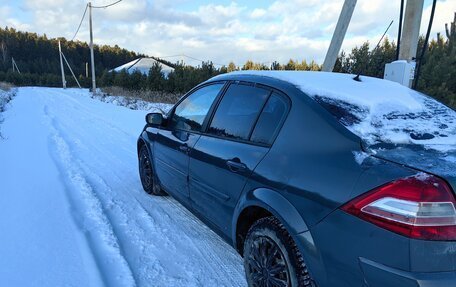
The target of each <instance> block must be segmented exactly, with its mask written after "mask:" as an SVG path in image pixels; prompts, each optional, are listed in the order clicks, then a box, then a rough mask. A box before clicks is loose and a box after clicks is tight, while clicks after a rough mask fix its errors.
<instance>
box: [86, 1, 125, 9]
mask: <svg viewBox="0 0 456 287" xmlns="http://www.w3.org/2000/svg"><path fill="white" fill-rule="evenodd" d="M120 2H122V0H118V1H116V2H113V3H111V4H108V5H105V6H92V8H97V9H102V8H108V7H110V6H113V5H116V4H117V3H120Z"/></svg>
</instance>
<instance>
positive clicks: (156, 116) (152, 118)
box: [146, 113, 163, 126]
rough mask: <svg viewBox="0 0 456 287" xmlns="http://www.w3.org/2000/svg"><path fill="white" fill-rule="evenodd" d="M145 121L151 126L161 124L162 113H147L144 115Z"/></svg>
mask: <svg viewBox="0 0 456 287" xmlns="http://www.w3.org/2000/svg"><path fill="white" fill-rule="evenodd" d="M146 123H147V124H149V125H151V126H161V124H162V123H163V115H162V114H160V113H149V114H147V115H146Z"/></svg>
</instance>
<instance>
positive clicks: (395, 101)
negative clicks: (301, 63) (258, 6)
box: [230, 71, 456, 150]
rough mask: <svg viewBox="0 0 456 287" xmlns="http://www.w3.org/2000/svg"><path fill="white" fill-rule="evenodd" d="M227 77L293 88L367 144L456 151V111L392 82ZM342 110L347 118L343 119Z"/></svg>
mask: <svg viewBox="0 0 456 287" xmlns="http://www.w3.org/2000/svg"><path fill="white" fill-rule="evenodd" d="M230 74H232V75H257V76H266V77H272V78H276V79H279V80H283V81H286V82H289V83H291V84H293V85H295V86H296V87H297V88H299V89H300V90H302V91H303V92H304V93H305V94H307V95H308V96H310V97H312V98H313V99H315V100H316V101H317V102H319V103H320V104H322V105H323V106H324V107H325V108H327V109H328V110H329V111H330V112H333V111H334V109H332V108H331V107H335V106H337V108H338V112H337V115H336V114H334V113H333V115H335V116H336V117H338V120H339V121H340V122H341V123H342V124H344V125H345V126H346V127H347V128H348V129H349V130H350V131H352V132H353V133H355V134H356V135H358V136H359V137H360V138H362V139H364V140H365V141H366V142H367V143H368V144H375V143H381V142H386V143H393V144H422V145H425V146H426V147H430V148H433V149H438V150H448V149H456V112H455V111H454V110H452V109H450V108H448V107H447V106H445V105H443V104H441V103H439V102H437V101H436V100H434V99H432V98H430V97H428V96H425V95H424V94H421V93H419V92H416V91H414V90H412V89H409V88H407V87H405V86H402V85H400V84H398V83H395V82H392V81H387V80H383V79H378V78H372V77H365V76H361V81H355V80H353V78H354V75H351V74H342V73H327V72H308V71H237V72H233V73H230ZM340 110H343V111H344V112H345V113H346V114H348V115H349V116H350V117H348V118H344V114H341V112H340Z"/></svg>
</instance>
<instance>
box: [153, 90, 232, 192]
mask: <svg viewBox="0 0 456 287" xmlns="http://www.w3.org/2000/svg"><path fill="white" fill-rule="evenodd" d="M223 86H224V83H214V84H210V85H207V86H203V87H201V88H199V89H197V90H195V91H194V92H192V93H191V94H189V95H188V96H187V97H186V98H184V99H183V100H181V101H180V102H179V103H178V104H177V105H176V106H175V108H174V109H173V111H172V112H171V113H170V115H169V118H168V120H167V123H166V125H165V127H164V128H163V129H160V130H159V132H158V134H157V136H156V140H155V143H154V160H155V170H156V175H157V178H158V180H159V182H160V184H161V186H162V187H163V188H164V189H165V191H167V192H168V193H171V194H172V195H174V196H176V197H179V198H180V199H181V200H184V201H188V198H189V190H188V184H187V182H188V181H187V180H188V161H189V156H188V154H189V152H190V150H191V149H192V148H193V146H194V145H195V143H196V142H197V140H198V139H199V137H200V132H201V129H202V127H203V124H204V121H205V119H206V116H207V114H208V112H209V110H210V109H211V107H212V105H213V103H214V101H215V99H216V98H217V96H218V94H219V93H220V91H221V90H222V88H223Z"/></svg>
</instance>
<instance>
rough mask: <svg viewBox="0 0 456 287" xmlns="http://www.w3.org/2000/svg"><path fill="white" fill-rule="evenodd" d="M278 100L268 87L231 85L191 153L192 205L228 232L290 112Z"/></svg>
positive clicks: (190, 188)
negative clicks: (239, 203)
mask: <svg viewBox="0 0 456 287" xmlns="http://www.w3.org/2000/svg"><path fill="white" fill-rule="evenodd" d="M277 98H279V101H277ZM280 99H281V98H280V97H278V96H277V95H276V94H275V92H273V91H272V90H271V89H267V88H261V87H255V86H254V85H253V84H249V83H233V84H231V85H230V86H229V87H228V89H227V91H226V93H225V94H224V96H223V98H222V99H221V100H220V103H219V104H218V107H217V110H216V111H215V113H214V116H213V118H212V120H211V122H210V123H209V124H208V127H207V129H206V132H205V133H203V134H202V135H201V138H200V139H199V140H198V142H197V143H196V145H195V146H194V147H193V149H192V151H191V153H190V162H189V190H190V198H191V202H192V206H193V208H194V209H196V210H197V211H198V212H199V213H200V214H202V215H203V216H205V217H206V218H207V219H208V220H209V221H211V222H212V223H213V224H215V225H216V226H217V227H218V228H219V229H220V231H222V232H223V233H224V234H225V235H226V236H231V234H230V232H231V219H232V214H233V212H234V208H235V206H236V203H237V200H238V198H239V196H240V193H241V192H242V190H243V188H244V186H245V184H246V182H247V179H248V178H249V177H250V175H251V174H252V171H253V170H254V169H255V167H256V166H257V165H258V163H259V162H260V161H261V159H262V158H263V157H264V156H265V155H266V153H267V152H268V150H269V146H270V145H271V144H272V139H273V138H274V137H275V135H276V133H277V130H278V128H277V127H279V125H280V123H281V122H282V121H283V116H284V115H286V113H287V111H288V106H287V103H286V102H285V101H283V100H282V101H281V100H280Z"/></svg>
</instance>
